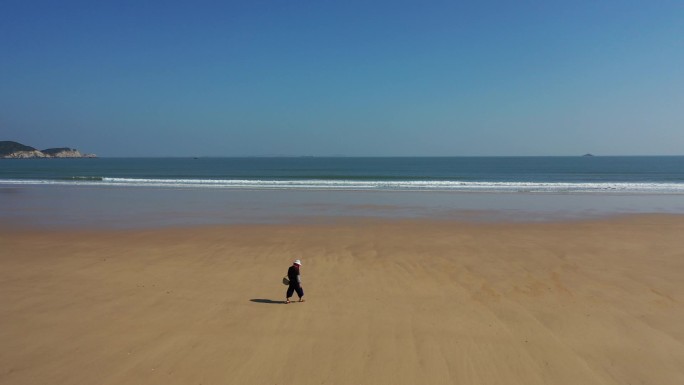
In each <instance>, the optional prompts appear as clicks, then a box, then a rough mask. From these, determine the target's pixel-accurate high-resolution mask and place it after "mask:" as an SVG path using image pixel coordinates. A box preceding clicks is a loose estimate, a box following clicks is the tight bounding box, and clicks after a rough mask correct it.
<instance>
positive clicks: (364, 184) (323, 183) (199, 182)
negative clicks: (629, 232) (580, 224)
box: [0, 178, 684, 194]
mask: <svg viewBox="0 0 684 385" xmlns="http://www.w3.org/2000/svg"><path fill="white" fill-rule="evenodd" d="M0 184H10V185H69V186H73V185H78V186H127V187H136V186H139V187H167V188H225V189H256V190H340V191H344V190H349V191H370V190H380V191H453V192H517V193H520V192H528V193H603V192H614V193H650V194H658V193H660V194H684V183H656V182H653V183H648V182H591V183H588V182H578V183H570V182H466V181H428V180H422V181H417V180H414V181H379V180H369V181H355V180H246V179H145V178H101V180H97V179H93V180H89V179H72V180H47V179H44V180H16V179H15V180H0Z"/></svg>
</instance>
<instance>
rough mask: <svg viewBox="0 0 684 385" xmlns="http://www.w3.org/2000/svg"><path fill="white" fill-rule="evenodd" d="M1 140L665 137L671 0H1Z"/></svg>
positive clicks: (561, 146)
mask: <svg viewBox="0 0 684 385" xmlns="http://www.w3.org/2000/svg"><path fill="white" fill-rule="evenodd" d="M0 36H2V38H1V39H0V58H1V59H0V140H15V141H19V142H21V143H24V144H27V145H31V146H34V147H37V148H47V147H62V146H68V147H76V148H78V149H80V150H81V151H84V152H95V153H97V154H98V155H100V156H168V155H179V156H198V155H199V156H243V155H317V156H325V155H348V156H431V155H435V156H452V155H453V156H470V155H578V154H583V153H586V152H592V153H595V154H602V155H645V154H652V155H661V154H663V155H667V154H671V155H676V154H683V153H684V3H682V2H681V1H656V2H654V1H562V2H561V1H558V2H555V1H473V2H458V1H429V2H427V1H324V0H317V1H283V0H279V1H259V0H252V1H240V2H238V1H195V2H187V1H184V2H174V1H160V2H153V1H116V2H114V1H112V2H108V1H83V2H70V1H48V2H35V1H30V0H24V1H11V0H9V1H8V0H5V1H0Z"/></svg>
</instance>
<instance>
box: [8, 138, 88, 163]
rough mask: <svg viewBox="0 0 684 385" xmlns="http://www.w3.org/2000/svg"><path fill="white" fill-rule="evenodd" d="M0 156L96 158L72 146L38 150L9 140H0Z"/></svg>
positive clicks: (14, 157) (16, 157)
mask: <svg viewBox="0 0 684 385" xmlns="http://www.w3.org/2000/svg"><path fill="white" fill-rule="evenodd" d="M0 158H2V159H33V158H97V155H95V154H82V153H81V152H80V151H78V150H76V149H74V148H68V147H59V148H48V149H45V150H42V151H41V150H38V149H35V148H33V147H31V146H26V145H24V144H21V143H17V142H12V141H9V140H6V141H0Z"/></svg>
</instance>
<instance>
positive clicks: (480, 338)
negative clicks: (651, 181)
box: [0, 215, 684, 385]
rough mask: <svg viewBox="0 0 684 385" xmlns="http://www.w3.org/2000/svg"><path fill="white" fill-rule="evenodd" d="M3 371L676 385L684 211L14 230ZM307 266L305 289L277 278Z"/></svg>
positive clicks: (141, 380) (4, 248)
mask: <svg viewBox="0 0 684 385" xmlns="http://www.w3.org/2000/svg"><path fill="white" fill-rule="evenodd" d="M0 245H1V247H0V303H2V306H1V307H0V341H2V343H0V383H1V384H16V385H20V384H48V383H49V384H124V383H138V384H204V385H206V384H506V385H514V384H521V385H522V384H525V385H532V384H556V385H558V384H572V385H576V384H583V385H587V384H628V383H632V384H653V385H663V384H681V383H684V326H683V325H684V303H683V302H684V279H682V278H683V277H684V217H683V216H677V215H658V216H642V215H639V216H629V217H620V218H613V219H604V220H592V221H584V222H582V221H574V222H563V223H536V224H523V223H512V224H507V223H456V222H449V221H427V220H420V219H414V220H387V221H383V220H372V221H351V220H345V221H340V222H338V223H326V224H318V225H312V224H308V225H307V224H277V225H258V224H255V225H240V226H238V225H236V226H214V227H195V228H186V229H180V228H166V229H153V230H150V229H148V230H95V231H84V230H68V231H67V230H61V231H57V230H51V231H48V230H26V229H24V230H13V229H10V228H8V227H7V226H5V227H3V228H1V229H0ZM294 259H301V260H302V262H303V266H302V275H303V281H304V285H303V286H304V290H305V293H306V299H307V301H306V302H305V303H293V304H289V305H285V304H283V303H282V301H283V300H284V293H285V289H286V287H285V286H283V285H282V283H281V282H280V281H281V278H282V276H283V275H284V274H285V272H286V270H287V268H288V266H289V265H290V264H291V261H292V260H294Z"/></svg>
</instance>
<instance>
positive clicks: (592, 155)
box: [582, 154, 594, 156]
mask: <svg viewBox="0 0 684 385" xmlns="http://www.w3.org/2000/svg"><path fill="white" fill-rule="evenodd" d="M582 156H594V154H584V155H582Z"/></svg>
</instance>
